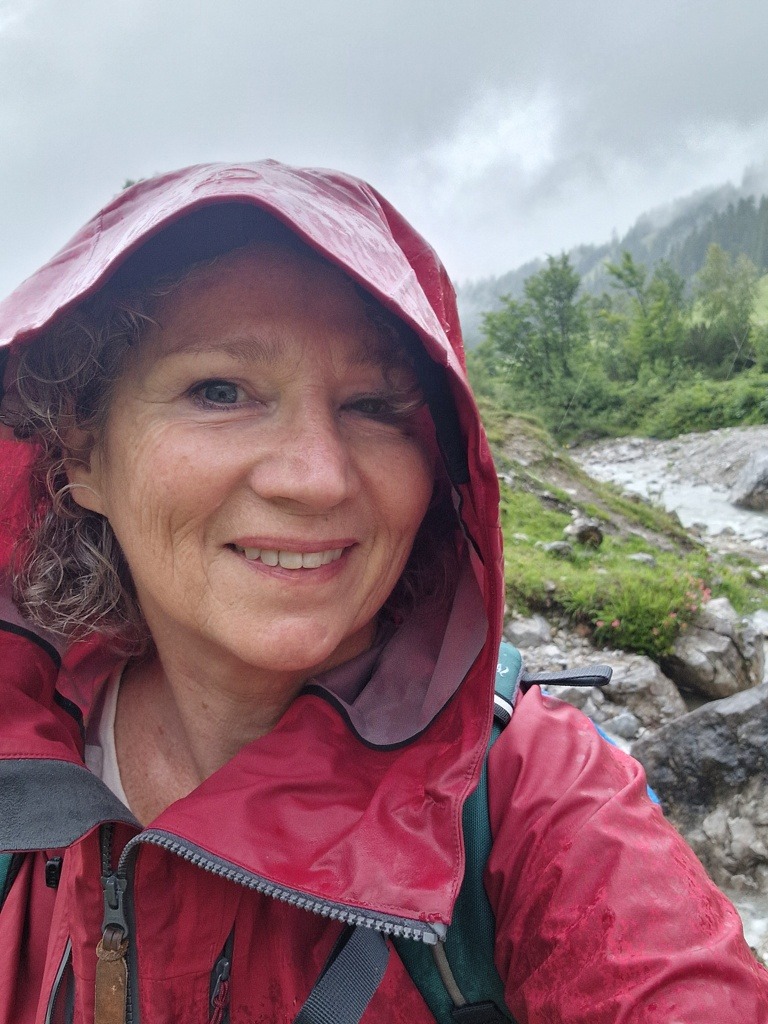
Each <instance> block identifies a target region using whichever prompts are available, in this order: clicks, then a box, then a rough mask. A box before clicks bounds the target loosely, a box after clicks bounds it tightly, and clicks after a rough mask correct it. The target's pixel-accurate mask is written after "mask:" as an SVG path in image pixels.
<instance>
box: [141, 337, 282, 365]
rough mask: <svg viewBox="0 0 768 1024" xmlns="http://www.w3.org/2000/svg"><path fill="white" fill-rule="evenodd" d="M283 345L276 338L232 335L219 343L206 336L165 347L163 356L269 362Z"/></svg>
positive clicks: (162, 352) (278, 353) (185, 339)
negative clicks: (225, 357)
mask: <svg viewBox="0 0 768 1024" xmlns="http://www.w3.org/2000/svg"><path fill="white" fill-rule="evenodd" d="M280 350H281V345H280V342H279V341H278V340H277V339H275V338H264V337H260V336H258V335H254V334H242V335H232V336H231V337H228V338H225V339H219V340H218V341H211V340H209V339H208V338H207V337H205V336H201V337H199V338H194V337H192V338H190V337H186V338H183V339H181V340H180V341H179V342H177V343H176V344H173V345H169V346H164V347H163V350H162V351H161V358H162V356H179V355H222V354H223V355H226V356H230V358H232V359H235V360H236V361H237V362H240V363H246V362H253V361H254V360H256V361H257V362H264V363H266V362H269V361H270V360H274V359H276V358H277V357H278V356H279V355H280Z"/></svg>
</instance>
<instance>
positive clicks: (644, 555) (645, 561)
mask: <svg viewBox="0 0 768 1024" xmlns="http://www.w3.org/2000/svg"><path fill="white" fill-rule="evenodd" d="M627 560H628V561H630V562H638V563H639V564H640V565H650V566H654V565H656V559H655V558H654V557H653V555H649V554H648V552H647V551H638V552H636V553H635V554H634V555H627Z"/></svg>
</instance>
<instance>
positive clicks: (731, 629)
mask: <svg viewBox="0 0 768 1024" xmlns="http://www.w3.org/2000/svg"><path fill="white" fill-rule="evenodd" d="M766 452H768V427H751V428H736V429H733V430H721V431H713V432H711V433H709V434H695V435H687V436H685V437H681V438H676V439H675V440H672V441H655V440H652V439H644V438H643V439H639V438H629V439H620V440H612V441H604V442H600V443H599V444H595V445H592V446H590V447H589V448H583V449H581V450H577V451H574V452H571V453H570V454H571V456H572V457H573V458H574V459H575V460H576V461H577V462H578V463H580V465H581V466H582V467H583V468H584V469H585V470H586V471H587V472H588V473H589V474H590V476H593V477H594V478H596V479H600V480H604V481H605V480H609V481H613V482H615V483H617V484H619V485H620V486H622V487H623V488H625V489H626V490H628V491H630V492H634V493H636V494H639V495H641V496H643V497H646V498H650V499H652V500H655V501H657V502H659V503H662V504H664V505H666V507H667V508H669V509H670V510H672V511H675V512H676V513H677V514H678V516H679V517H680V520H681V522H682V523H683V525H684V526H686V527H688V528H689V529H690V530H691V531H692V532H693V533H694V534H695V535H696V536H698V538H699V539H700V540H701V541H702V542H703V543H704V544H705V545H706V546H707V547H708V548H709V549H710V550H712V551H714V552H721V553H737V554H740V555H745V556H747V557H748V558H750V559H751V560H752V561H753V562H755V573H756V574H758V573H759V574H760V575H761V576H762V578H763V579H765V576H766V573H768V564H766V563H768V511H765V510H756V509H755V507H754V504H753V506H752V507H748V508H744V507H737V506H736V505H735V504H734V503H733V502H734V499H739V498H743V495H744V493H745V487H746V483H745V481H747V482H748V483H749V485H750V486H751V487H752V489H753V491H754V492H755V493H756V495H757V497H756V498H755V499H749V500H754V502H756V503H757V506H758V509H759V508H760V507H761V505H760V503H761V502H762V501H763V499H762V497H761V487H762V484H761V479H762V478H763V477H761V474H763V476H764V477H765V478H766V479H768V460H766V455H765V453H766ZM763 467H765V469H764V468H763ZM763 491H764V492H765V498H766V500H765V502H764V504H763V506H762V507H763V508H764V509H768V487H766V488H763ZM749 500H748V501H747V504H749ZM572 534H573V531H572ZM566 539H567V540H568V542H569V543H571V544H573V543H578V538H576V537H574V536H573V535H571V536H569V537H567V538H564V540H566ZM506 635H507V637H508V639H509V640H510V641H511V642H513V643H514V644H516V646H518V647H519V648H520V649H521V650H522V652H523V655H524V658H525V663H526V667H527V668H528V669H529V670H530V671H552V670H555V669H560V668H566V667H570V668H578V667H582V666H587V665H590V664H596V663H607V664H609V665H611V666H612V667H613V670H614V676H613V682H612V683H611V685H609V686H608V687H606V688H605V689H596V688H590V689H582V688H577V687H564V688H556V689H553V692H555V693H556V694H557V695H558V696H560V697H561V698H562V699H564V700H567V701H569V702H570V703H573V704H575V705H576V706H578V707H580V708H582V710H584V711H585V712H586V713H587V714H588V715H589V716H590V717H591V718H592V719H593V720H594V721H595V722H596V723H597V724H599V725H600V726H601V728H603V729H604V730H605V731H606V732H607V733H608V734H609V735H610V736H611V737H612V738H613V739H614V741H615V742H616V743H617V744H618V745H619V746H621V747H622V748H623V749H625V750H627V751H628V752H630V753H632V754H633V756H635V757H637V758H638V759H639V760H640V761H641V762H642V763H643V765H644V766H645V768H646V772H647V774H648V778H649V781H650V783H651V785H652V786H653V787H654V789H655V790H656V791H657V792H658V794H659V796H660V798H661V801H662V805H663V807H664V811H665V813H666V814H667V815H668V817H669V818H670V819H671V820H672V822H673V823H674V824H675V825H676V826H677V828H679V829H680V831H681V832H682V833H683V835H684V836H685V837H686V839H687V840H688V842H689V843H690V845H691V846H692V847H693V849H694V850H695V852H696V853H697V855H698V856H699V858H700V859H701V860H702V862H703V864H704V866H705V867H706V869H707V870H708V872H709V874H710V876H711V877H712V878H713V880H714V881H715V882H716V884H717V885H719V886H720V887H721V888H722V889H723V890H724V891H725V892H726V893H727V895H728V896H729V897H730V898H731V899H732V900H733V902H734V903H735V904H736V906H737V908H738V909H739V911H740V913H741V915H742V919H743V921H744V928H745V934H746V936H747V940H748V941H749V943H750V945H751V946H752V948H753V949H754V951H755V953H756V955H757V956H758V958H759V959H761V960H762V962H763V963H766V964H767V965H768V590H767V592H766V600H765V604H764V610H763V611H758V612H756V613H753V614H752V615H751V616H750V617H749V618H748V619H742V618H740V617H739V616H738V615H737V614H736V612H735V611H734V610H733V608H732V607H731V606H730V604H729V603H728V601H727V600H726V599H725V598H717V599H715V600H712V601H710V602H709V603H707V604H705V605H704V607H703V608H702V610H701V612H700V613H699V616H698V618H697V619H696V620H695V621H694V622H693V623H692V624H691V626H690V627H689V629H688V630H687V631H686V633H685V634H681V636H680V637H679V638H678V640H677V641H676V643H675V648H674V650H673V651H672V652H671V654H670V655H669V656H667V657H666V658H664V659H662V660H661V663H660V664H657V663H656V662H654V661H652V660H651V659H650V658H647V657H643V656H640V655H636V654H629V653H627V652H624V651H620V650H598V649H596V648H595V647H594V646H593V645H592V643H591V639H590V632H589V630H588V629H586V628H583V629H580V630H579V629H576V630H575V629H573V628H572V627H571V626H570V625H569V622H568V620H567V619H566V618H565V617H563V618H556V619H552V620H547V619H545V618H543V617H542V616H533V617H526V618H523V617H520V616H513V617H512V618H511V619H510V621H509V622H508V624H507V627H506Z"/></svg>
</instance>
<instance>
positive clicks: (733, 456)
mask: <svg viewBox="0 0 768 1024" xmlns="http://www.w3.org/2000/svg"><path fill="white" fill-rule="evenodd" d="M766 450H768V427H736V428H733V429H731V430H717V431H711V432H710V433H708V434H687V435H683V436H682V437H679V438H675V439H673V440H671V441H656V440H653V439H650V438H622V439H620V440H611V441H601V442H598V443H597V444H593V445H589V446H585V447H583V448H577V449H574V450H573V451H572V452H571V453H570V454H571V455H572V457H573V458H574V459H575V460H576V462H578V463H579V464H580V465H581V466H582V468H583V469H585V470H586V472H587V473H589V474H590V476H592V477H594V478H595V479H597V480H602V481H611V482H612V483H615V484H618V486H620V487H622V488H623V489H624V490H626V491H628V492H630V493H632V494H638V495H640V496H642V497H644V498H648V499H650V500H651V501H654V502H658V503H659V504H661V505H663V506H664V507H665V508H666V509H668V510H669V511H670V512H676V513H677V515H678V516H679V518H680V521H681V523H682V524H683V526H685V527H687V528H689V529H694V530H697V531H699V532H700V533H701V534H702V536H703V538H704V540H705V542H710V543H711V544H712V546H713V547H716V548H718V549H721V550H722V549H726V550H727V549H729V548H731V549H733V548H737V547H738V546H739V544H745V545H747V546H748V547H749V548H751V549H752V550H753V551H754V553H755V554H756V555H758V557H759V554H760V553H761V552H765V553H766V561H768V513H766V512H752V511H749V510H748V509H740V508H737V507H736V506H735V505H733V504H732V503H731V500H730V496H731V490H732V488H733V486H734V484H735V482H736V480H737V479H738V476H739V474H740V472H741V469H742V468H743V466H744V465H745V463H746V462H747V460H748V459H749V458H750V457H751V456H752V455H753V454H755V453H758V452H763V451H766Z"/></svg>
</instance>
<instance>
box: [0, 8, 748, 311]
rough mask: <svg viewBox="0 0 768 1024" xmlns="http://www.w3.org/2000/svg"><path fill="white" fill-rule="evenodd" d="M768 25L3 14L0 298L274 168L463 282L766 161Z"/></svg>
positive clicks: (342, 12)
mask: <svg viewBox="0 0 768 1024" xmlns="http://www.w3.org/2000/svg"><path fill="white" fill-rule="evenodd" d="M766 30H768V7H766V5H765V4H763V3H762V2H761V0H749V2H747V0H745V2H743V3H741V4H740V5H738V6H734V5H732V4H729V3H726V0H707V2H702V0H673V2H670V0H643V3H640V2H638V0H613V2H610V3H609V2H607V0H568V2H567V3H563V2H562V0H540V2H539V3H537V4H535V5H534V4H532V3H530V2H526V3H524V2H522V0H476V2H475V3H474V4H472V5H470V4H467V3H459V2H457V0H417V2H414V0H326V2H322V0H318V2H316V3H312V4H310V3H307V2H306V0H284V2H283V3H281V4H280V5H279V6H276V5H268V4H266V3H265V2H263V0H252V2H251V3H249V4H243V3H241V2H239V0H238V2H235V0H218V2H217V3H210V2H207V0H206V2H203V0H196V2H195V0H192V2H190V0H187V2H184V3H182V2H180V0H165V2H163V3H159V4H158V3H151V2H150V0H114V2H112V3H110V4H104V3H102V2H101V0H70V2H68V3H58V2H57V0H0V138H2V140H3V145H2V147H0V291H2V292H5V291H7V290H9V289H10V288H11V287H12V286H13V285H15V284H16V283H18V281H19V280H20V279H21V278H22V277H23V276H25V275H26V274H27V273H29V272H30V271H31V270H32V269H33V268H34V267H35V266H36V265H37V264H38V263H39V262H41V261H42V260H43V259H45V258H46V257H47V256H48V255H50V254H51V252H52V251H53V250H54V249H55V248H56V247H58V246H59V245H60V244H62V243H63V242H64V241H65V240H66V238H67V237H68V236H69V234H71V232H72V231H74V230H75V229H76V228H77V226H78V225H79V224H80V223H81V222H82V221H83V220H85V219H86V218H87V217H88V216H89V215H90V214H91V213H92V212H93V211H94V210H95V209H96V208H97V207H98V206H99V205H100V204H101V203H103V202H104V201H106V200H107V199H108V198H109V197H110V196H111V195H112V194H113V193H114V192H115V191H117V190H118V188H119V187H120V185H121V184H122V182H123V180H124V179H125V178H126V177H139V176H147V175H150V174H152V173H154V172H156V171H159V170H165V169H168V168H170V167H174V166H181V165H183V164H188V163H194V162H197V161H202V160H219V159H238V160H239V159H244V158H245V159H247V158H259V157H262V156H274V157H277V158H278V159H283V160H287V161H289V162H294V163H307V164H322V165H326V166H339V167H342V168H343V169H345V170H349V171H352V172H353V173H358V174H361V175H362V176H363V177H366V178H368V179H369V180H371V181H372V182H373V183H374V184H375V185H377V186H378V187H380V188H381V189H382V190H383V191H384V192H385V193H386V194H388V195H389V196H390V198H391V199H392V200H393V201H394V202H395V203H396V204H397V205H400V206H401V207H402V208H403V211H404V212H405V213H406V215H408V216H409V217H410V219H411V220H413V221H414V223H415V224H416V225H417V226H418V227H420V228H421V229H422V230H423V231H424V233H425V234H426V235H427V237H428V238H430V240H431V241H433V243H434V244H435V245H436V247H437V248H438V250H439V251H440V252H441V253H443V255H444V257H445V259H446V262H447V263H448V266H449V269H451V270H452V271H454V272H455V273H456V274H457V275H458V276H460V277H467V276H478V275H480V274H484V273H488V272H490V271H496V272H501V271H503V270H505V269H508V268H509V267H511V266H514V265H516V264H518V263H520V262H521V261H522V260H523V259H526V258H528V257H530V256H534V255H539V254H541V253H542V252H544V251H557V250H559V249H560V248H562V247H564V246H569V245H571V244H574V243H576V242H579V241H589V240H597V239H601V238H603V237H605V236H606V235H607V234H609V233H610V231H611V230H612V228H613V227H619V228H621V227H625V226H627V225H628V224H629V223H630V222H631V220H632V219H634V217H635V216H636V215H637V214H638V213H640V212H641V211H642V210H643V209H645V208H646V207H647V206H649V205H655V204H658V203H660V202H663V201H664V200H665V199H669V198H672V197H673V196H675V195H680V194H684V193H686V192H688V191H691V190H692V189H694V188H696V187H700V186H702V185H705V184H707V183H712V184H716V183H719V182H720V181H721V180H725V179H727V178H731V179H733V178H734V177H739V176H740V174H741V171H742V169H743V167H744V166H745V164H747V163H749V162H754V161H759V160H764V159H765V158H766V157H768V152H766V147H765V144H764V138H765V135H764V129H765V119H766V118H767V117H768V107H767V106H766V98H767V97H766V89H767V88H768V84H767V82H766V76H765V74H764V70H763V68H764V56H763V53H762V49H763V44H764V40H765V39H766V38H768V34H767V31H766Z"/></svg>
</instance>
